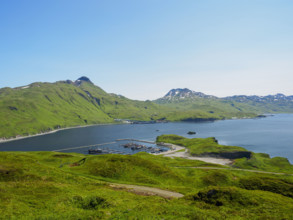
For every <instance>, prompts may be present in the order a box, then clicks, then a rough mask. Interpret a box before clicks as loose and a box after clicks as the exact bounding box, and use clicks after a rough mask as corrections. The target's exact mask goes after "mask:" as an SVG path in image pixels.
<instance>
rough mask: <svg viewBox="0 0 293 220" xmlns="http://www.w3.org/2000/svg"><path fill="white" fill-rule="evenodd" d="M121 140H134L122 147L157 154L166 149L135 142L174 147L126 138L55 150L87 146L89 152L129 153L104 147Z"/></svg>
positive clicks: (167, 145)
mask: <svg viewBox="0 0 293 220" xmlns="http://www.w3.org/2000/svg"><path fill="white" fill-rule="evenodd" d="M120 141H131V142H132V143H126V144H122V145H121V147H122V146H123V147H124V148H129V149H131V150H141V151H145V152H149V153H155V154H156V153H161V152H163V151H166V150H164V149H162V148H156V147H151V146H145V145H141V144H136V143H133V142H141V143H147V144H154V145H160V146H164V147H168V148H171V149H172V147H171V146H172V145H171V146H170V145H169V144H165V143H156V142H154V141H147V140H138V139H132V138H124V139H117V140H116V141H113V142H107V143H101V144H92V145H84V146H79V147H70V148H62V149H57V150H53V152H62V151H68V150H76V149H83V148H87V152H88V153H89V154H128V153H127V152H123V151H120V150H116V149H109V148H108V147H103V146H106V145H111V144H118V143H117V142H120Z"/></svg>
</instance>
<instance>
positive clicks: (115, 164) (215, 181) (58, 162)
mask: <svg viewBox="0 0 293 220" xmlns="http://www.w3.org/2000/svg"><path fill="white" fill-rule="evenodd" d="M82 158H86V161H85V163H83V164H80V165H79V166H72V164H74V162H77V161H80V160H81V159H82ZM178 166H181V167H189V166H190V167H193V166H205V167H206V166H213V165H209V164H206V163H204V162H199V161H188V160H184V159H181V158H178V159H171V158H164V157H161V156H153V155H148V154H146V153H140V154H137V155H133V156H123V155H101V156H85V155H81V154H73V153H72V154H61V153H53V152H1V153H0V218H1V219H155V218H159V219H161V218H164V219H235V218H237V219H256V218H261V219H282V218H283V219H292V217H293V216H292V209H293V199H292V187H293V177H292V176H276V175H265V174H254V173H249V172H241V171H229V170H223V171H220V170H217V171H215V170H196V169H191V168H180V169H179V168H175V167H178ZM264 179H265V180H266V182H264V181H263V180H264ZM106 181H111V182H120V183H130V184H141V185H148V186H153V187H159V188H164V189H171V190H174V191H178V192H181V193H183V194H185V195H186V196H185V197H183V198H181V199H173V200H166V199H163V198H160V197H158V196H142V195H136V194H133V193H130V192H127V191H125V190H117V189H116V190H114V189H112V188H110V187H108V186H107V185H106Z"/></svg>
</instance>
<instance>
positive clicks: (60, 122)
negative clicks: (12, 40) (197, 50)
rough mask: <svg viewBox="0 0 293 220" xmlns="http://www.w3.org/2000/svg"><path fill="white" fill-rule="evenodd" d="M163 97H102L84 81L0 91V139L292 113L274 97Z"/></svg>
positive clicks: (185, 92) (180, 92)
mask: <svg viewBox="0 0 293 220" xmlns="http://www.w3.org/2000/svg"><path fill="white" fill-rule="evenodd" d="M166 97H167V98H165V99H164V97H163V98H161V99H158V100H154V101H149V100H147V101H137V100H131V99H129V98H127V97H124V96H121V95H116V94H112V93H107V92H106V91H104V90H103V89H102V88H100V87H99V86H96V85H94V84H93V83H92V81H91V80H90V79H89V78H87V77H85V76H83V77H80V78H78V79H77V80H75V81H71V80H63V81H57V82H55V83H47V82H34V83H31V84H29V85H26V86H22V87H15V88H9V87H5V88H2V89H0V109H1V111H0V120H1V122H2V123H1V124H0V138H10V137H16V136H18V135H22V136H28V135H33V134H39V133H44V132H48V131H52V130H56V129H60V128H66V127H74V126H84V125H91V124H101V123H114V122H115V119H128V120H134V121H162V120H163V121H166V120H168V121H204V120H219V119H228V118H246V117H256V116H257V115H258V114H262V113H267V112H268V113H276V112H277V113H278V112H293V102H291V101H286V99H285V101H284V96H283V95H280V94H279V95H278V97H279V99H281V101H270V102H269V101H264V102H256V101H254V100H251V99H248V98H246V99H245V101H243V98H242V99H240V98H239V97H232V98H226V99H223V98H218V97H215V96H210V95H205V94H204V93H200V92H194V91H192V90H189V89H187V88H185V89H173V90H170V91H169V92H168V93H167V94H166ZM183 97H184V98H183ZM270 100H274V98H271V99H270Z"/></svg>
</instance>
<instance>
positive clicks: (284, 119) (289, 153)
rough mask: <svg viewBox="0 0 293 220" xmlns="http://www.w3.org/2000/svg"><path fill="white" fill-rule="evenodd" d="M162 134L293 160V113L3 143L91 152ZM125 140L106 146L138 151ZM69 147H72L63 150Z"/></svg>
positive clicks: (4, 147)
mask: <svg viewBox="0 0 293 220" xmlns="http://www.w3.org/2000/svg"><path fill="white" fill-rule="evenodd" d="M188 131H195V132H196V135H188V134H187V132H188ZM161 134H177V135H181V136H185V137H189V138H190V137H202V138H205V137H215V138H216V139H217V140H218V141H219V143H220V144H224V145H234V146H241V147H244V148H246V149H248V150H251V151H254V152H262V153H268V154H270V155H271V156H272V157H275V156H281V157H286V158H288V159H289V161H290V162H291V163H293V114H276V115H274V116H268V117H266V118H258V119H237V120H222V121H214V122H196V123H191V122H172V123H156V124H119V125H97V126H90V127H83V128H73V129H67V130H61V131H58V132H56V133H51V134H47V135H41V136H35V137H30V138H25V139H20V140H15V141H10V142H5V143H0V151H53V150H60V151H61V152H77V153H87V150H88V149H89V148H88V147H84V148H77V147H80V146H88V145H95V144H103V143H109V142H116V140H117V139H124V138H132V139H139V140H148V141H155V139H156V137H157V136H158V135H161ZM122 143H123V142H116V143H112V144H107V145H104V146H102V147H104V148H108V149H116V150H119V151H124V152H125V153H130V154H131V153H136V152H137V151H131V150H130V149H123V147H122V146H121V144H122ZM67 148H70V149H68V150H62V149H67ZM72 148H73V149H72ZM75 148H76V149H75Z"/></svg>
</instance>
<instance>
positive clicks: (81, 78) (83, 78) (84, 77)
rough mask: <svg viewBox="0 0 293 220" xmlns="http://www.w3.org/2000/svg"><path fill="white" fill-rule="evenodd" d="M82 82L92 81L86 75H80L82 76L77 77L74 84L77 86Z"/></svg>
mask: <svg viewBox="0 0 293 220" xmlns="http://www.w3.org/2000/svg"><path fill="white" fill-rule="evenodd" d="M83 82H87V83H91V84H93V83H92V81H91V80H90V79H89V78H88V77H86V76H82V77H80V78H78V79H77V80H76V81H75V82H74V84H75V85H77V86H80V84H81V83H83Z"/></svg>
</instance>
